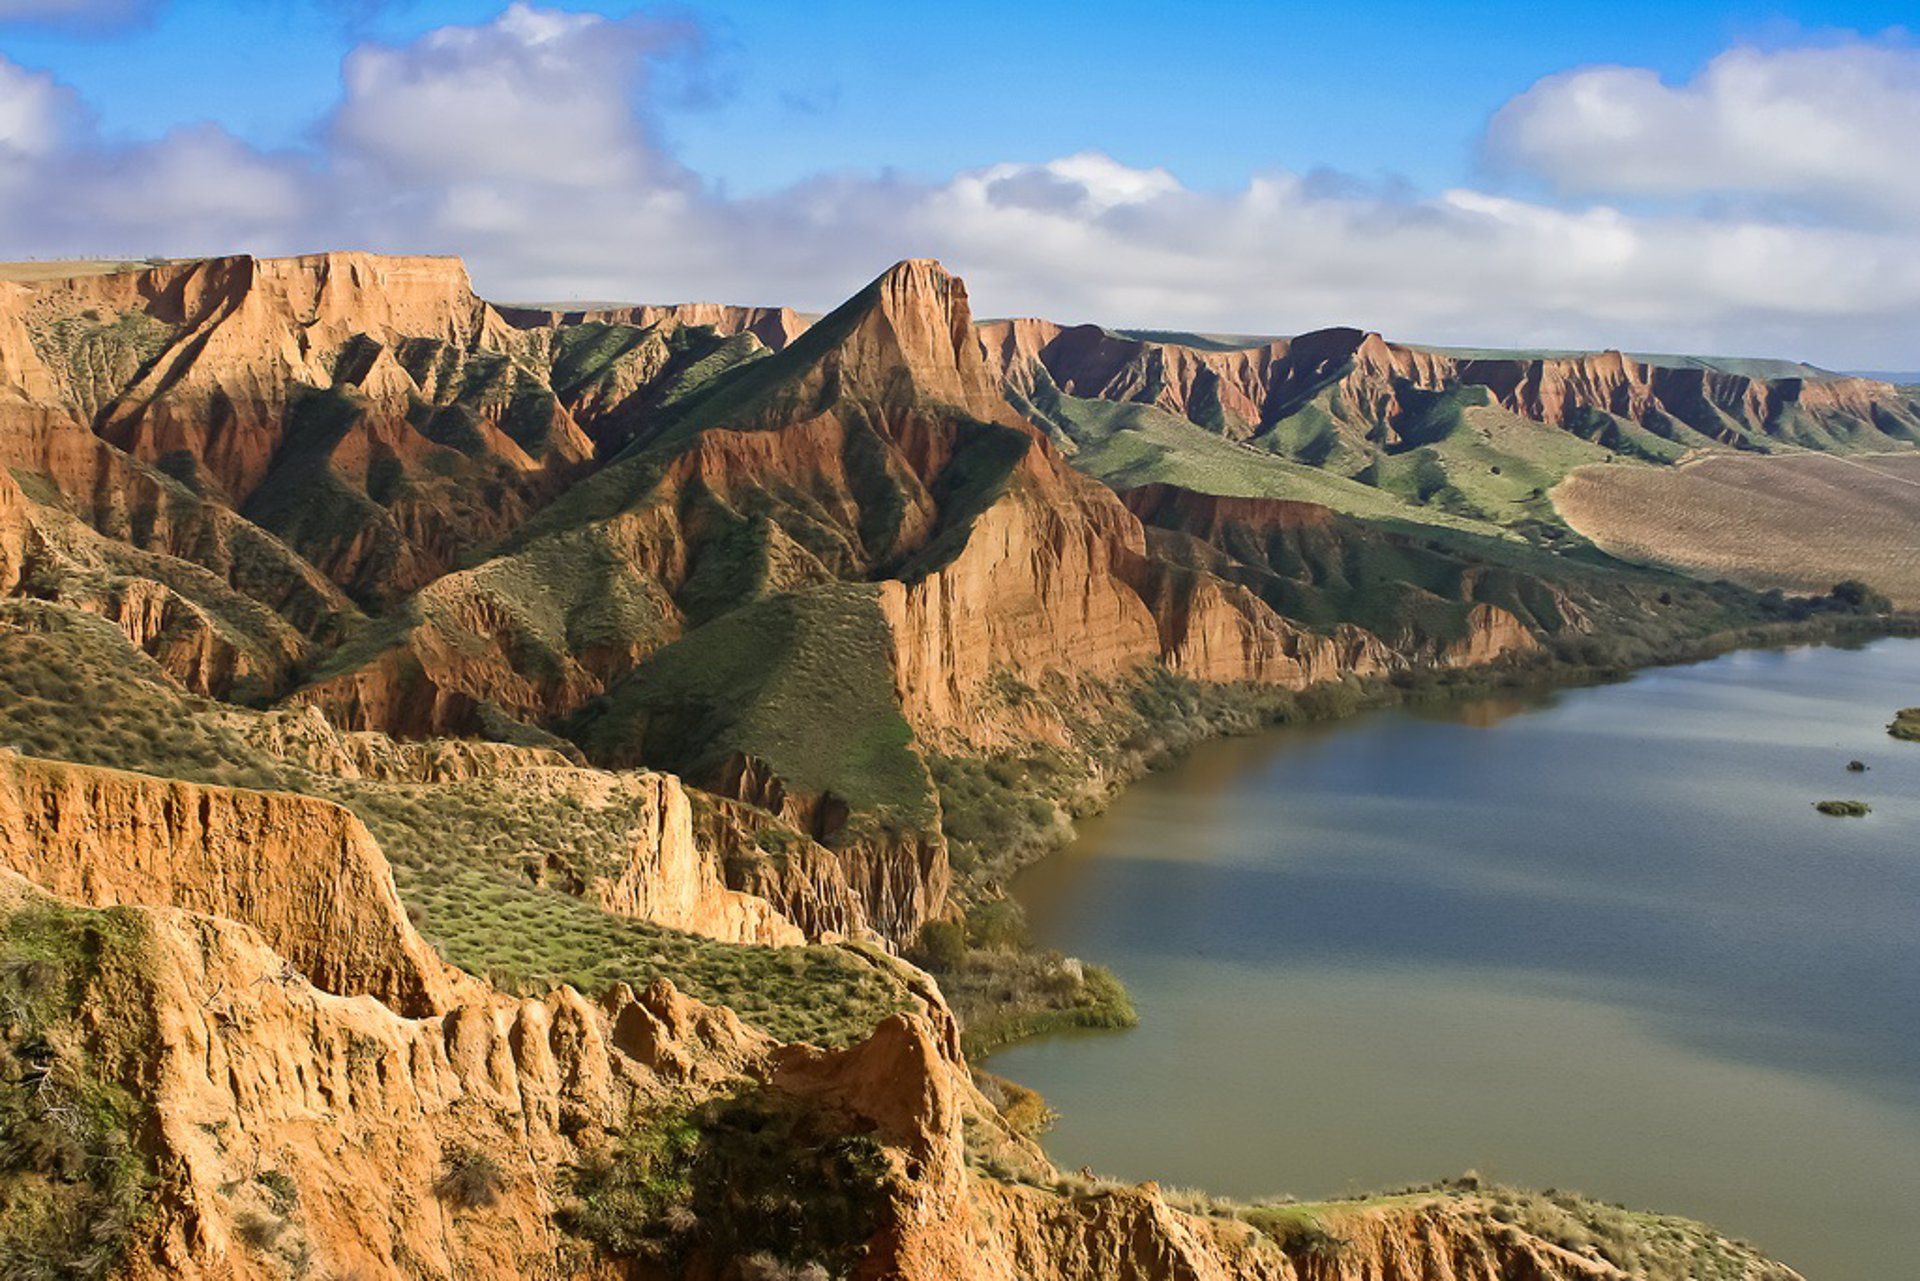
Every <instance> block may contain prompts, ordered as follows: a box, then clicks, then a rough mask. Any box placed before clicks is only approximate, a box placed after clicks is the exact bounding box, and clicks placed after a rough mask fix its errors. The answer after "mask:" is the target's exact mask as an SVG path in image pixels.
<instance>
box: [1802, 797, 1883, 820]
mask: <svg viewBox="0 0 1920 1281" xmlns="http://www.w3.org/2000/svg"><path fill="white" fill-rule="evenodd" d="M1813 808H1815V809H1817V810H1819V811H1820V812H1821V813H1822V814H1826V815H1828V816H1830V817H1833V818H1865V817H1866V816H1867V815H1869V814H1871V813H1873V806H1871V805H1869V804H1867V803H1866V802H1865V801H1815V802H1814V803H1813Z"/></svg>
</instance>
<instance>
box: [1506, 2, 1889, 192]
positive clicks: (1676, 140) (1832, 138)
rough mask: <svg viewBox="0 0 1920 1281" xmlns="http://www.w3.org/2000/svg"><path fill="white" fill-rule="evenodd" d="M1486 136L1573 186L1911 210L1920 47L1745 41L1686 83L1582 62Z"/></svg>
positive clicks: (1517, 105) (1564, 186)
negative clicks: (1774, 45)
mask: <svg viewBox="0 0 1920 1281" xmlns="http://www.w3.org/2000/svg"><path fill="white" fill-rule="evenodd" d="M1486 145H1487V151H1488V154H1489V155H1490V157H1492V158H1493V159H1494V160H1496V161H1498V162H1502V163H1505V164H1509V165H1512V166H1515V167H1518V168H1520V169H1523V170H1526V171H1528V172H1531V173H1535V174H1538V175H1541V176H1543V177H1545V178H1546V179H1547V180H1548V181H1550V182H1551V183H1552V184H1554V186H1555V187H1557V188H1558V189H1559V190H1560V191H1561V192H1563V193H1567V194H1575V195H1592V194H1603V195H1611V196H1622V195H1631V196H1652V197H1676V196H1693V195H1705V194H1731V195H1748V196H1759V197H1773V198H1778V199H1780V200H1784V201H1790V202H1792V203H1794V204H1796V205H1798V206H1802V207H1804V208H1807V209H1815V210H1826V211H1834V212H1840V213H1847V214H1855V215H1858V214H1870V215H1874V216H1876V217H1882V218H1893V219H1906V220H1909V221H1911V220H1912V219H1913V218H1914V216H1915V214H1916V212H1917V211H1920V49H1916V48H1913V47H1911V46H1907V45H1900V44H1885V43H1869V42H1864V41H1857V40H1855V41H1848V42H1846V43H1843V44H1835V45H1826V46H1815V47H1809V48H1790V49H1781V50H1776V51H1771V52H1769V51H1763V50H1760V49H1754V48H1747V47H1740V48H1735V49H1730V50H1728V51H1727V52H1726V53H1723V54H1721V55H1720V56H1719V57H1717V58H1715V59H1714V60H1713V61H1712V62H1710V63H1708V64H1707V66H1706V68H1705V70H1703V71H1702V72H1701V73H1700V74H1699V75H1698V76H1697V77H1696V78H1694V79H1693V80H1692V81H1690V82H1688V83H1687V84H1684V85H1677V86H1676V85H1668V84H1666V83H1664V82H1662V81H1661V80H1660V78H1659V77H1658V76H1657V75H1655V74H1654V73H1653V72H1651V71H1647V70H1644V69H1642V68H1638V67H1618V66H1602V67H1584V68H1581V69H1579V70H1575V71H1568V72H1563V73H1561V74H1559V75H1554V76H1549V77H1547V78H1546V79H1544V80H1542V81H1540V82H1539V83H1538V84H1536V85H1534V86H1533V87H1532V88H1531V89H1529V90H1527V91H1526V92H1525V93H1523V94H1521V95H1520V96H1519V97H1517V98H1515V99H1513V100H1512V101H1511V102H1509V103H1507V104H1506V105H1505V106H1503V107H1501V108H1500V110H1499V111H1498V112H1496V113H1495V114H1494V117H1493V119H1492V122H1491V123H1490V124H1489V126H1488V130H1487V139H1486Z"/></svg>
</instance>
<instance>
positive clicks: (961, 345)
mask: <svg viewBox="0 0 1920 1281" xmlns="http://www.w3.org/2000/svg"><path fill="white" fill-rule="evenodd" d="M818 329H819V330H820V331H824V332H826V333H828V334H844V335H845V336H844V337H842V338H841V339H840V340H839V342H838V344H837V345H836V347H835V348H834V350H833V351H832V352H831V353H830V354H829V356H828V363H829V364H830V365H831V366H832V367H833V369H834V371H835V373H836V374H837V375H838V377H839V379H840V387H841V391H842V393H843V394H850V395H853V396H856V397H862V398H865V397H871V398H876V399H892V398H895V397H897V396H898V395H899V394H900V393H901V392H903V391H905V392H907V393H908V394H910V395H912V396H915V397H919V398H924V399H927V400H933V401H938V402H941V403H944V404H949V405H953V406H956V407H959V408H962V409H965V410H966V411H967V412H968V413H970V414H972V415H973V416H975V417H977V418H982V419H988V420H1006V419H1008V418H1009V417H1010V414H1011V411H1010V410H1008V408H1007V406H1006V402H1005V401H1004V400H1003V399H1002V398H1001V395H1000V391H999V386H998V383H997V381H996V379H995V377H994V375H993V373H992V371H990V370H989V369H988V367H987V359H986V352H985V351H984V350H983V349H982V347H981V345H980V339H979V338H978V336H976V335H975V333H974V330H973V311H972V309H971V308H970V307H969V306H968V304H967V287H966V285H965V284H964V283H962V281H961V280H960V278H959V277H957V276H954V275H952V274H951V273H949V272H948V271H947V269H946V268H945V267H943V266H941V265H940V264H939V263H938V262H936V261H934V260H933V259H931V258H910V259H907V260H906V261H904V262H899V263H895V264H894V265H893V266H892V267H890V268H888V269H887V270H886V271H885V272H884V273H883V274H882V275H881V276H880V277H879V279H877V280H875V281H874V282H873V283H872V284H870V285H868V286H867V287H866V288H865V289H863V290H861V291H860V292H859V293H858V294H856V295H855V296H854V297H853V298H852V299H851V300H849V301H848V302H847V303H846V304H845V305H844V306H843V307H841V308H840V310H839V311H838V312H835V313H834V314H833V315H832V316H829V317H828V318H827V319H826V320H825V321H823V322H822V323H821V325H820V326H818Z"/></svg>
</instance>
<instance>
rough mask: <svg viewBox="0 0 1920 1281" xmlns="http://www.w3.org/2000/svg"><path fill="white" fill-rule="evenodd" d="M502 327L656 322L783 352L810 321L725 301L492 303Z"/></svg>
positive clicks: (785, 309)
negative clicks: (747, 338)
mask: <svg viewBox="0 0 1920 1281" xmlns="http://www.w3.org/2000/svg"><path fill="white" fill-rule="evenodd" d="M497 306H498V309H499V312H500V315H501V316H502V317H503V318H504V319H505V320H506V321H507V323H508V324H511V325H515V326H518V327H519V328H522V329H533V328H560V327H564V326H569V325H632V326H634V327H635V328H637V329H647V328H650V327H652V326H654V325H659V324H672V325H689V326H693V327H695V328H701V329H711V330H713V331H714V332H715V333H717V334H720V335H722V336H723V337H728V338H731V337H733V336H734V335H736V334H752V335H753V336H754V337H755V338H758V339H759V340H760V342H761V343H762V345H764V346H765V347H766V348H767V349H768V350H769V351H784V350H786V348H787V347H788V346H789V345H790V344H792V342H793V340H794V339H796V338H798V337H799V336H800V335H801V334H803V333H805V332H806V331H807V327H808V326H809V325H811V324H812V323H813V321H814V317H812V316H803V315H801V314H800V313H799V312H797V311H795V310H794V309H793V308H791V307H751V306H738V305H734V304H730V303H714V302H680V303H666V304H661V303H634V304H631V305H621V306H608V307H576V308H569V307H529V306H512V305H508V304H497Z"/></svg>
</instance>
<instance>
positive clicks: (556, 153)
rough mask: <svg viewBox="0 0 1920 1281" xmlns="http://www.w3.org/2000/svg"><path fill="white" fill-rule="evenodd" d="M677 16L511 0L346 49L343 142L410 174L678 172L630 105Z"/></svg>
mask: <svg viewBox="0 0 1920 1281" xmlns="http://www.w3.org/2000/svg"><path fill="white" fill-rule="evenodd" d="M683 38H684V30H683V29H682V28H679V27H676V26H670V25H667V24H662V23H655V22H647V21H643V20H623V21H609V20H608V19H605V18H601V17H598V16H596V15H593V14H584V13H560V12H557V11H553V10H544V9H536V8H533V7H531V6H529V5H526V4H520V3H516V4H514V5H511V6H510V7H508V8H507V10H506V11H505V12H504V13H502V14H501V15H500V16H499V17H498V18H496V19H495V20H494V21H493V22H491V23H488V24H485V25H483V26H463V27H443V28H440V29H438V30H436V31H432V32H429V33H428V34H427V35H426V36H424V37H422V38H421V39H419V40H418V41H416V42H414V43H413V44H411V45H407V46H404V47H400V48H392V47H388V46H383V45H363V46H361V47H360V48H358V49H356V50H354V51H353V53H351V54H350V55H348V57H347V60H346V65H345V68H344V77H345V81H346V97H345V100H344V102H343V103H342V105H341V108H340V111H339V113H338V114H337V116H336V117H335V119H334V122H333V134H334V138H335V140H336V142H337V144H338V145H339V146H340V147H341V148H343V149H344V150H346V151H347V152H349V153H351V154H352V155H354V156H355V157H357V158H360V159H363V160H366V161H368V162H371V163H374V164H377V165H380V166H383V167H385V168H386V169H388V170H389V171H391V172H392V173H394V174H396V175H398V176H400V177H401V178H402V179H403V180H405V181H410V182H432V181H450V182H451V181H464V182H474V181H481V182H485V181H489V180H497V179H505V180H524V181H527V182H531V183H541V184H549V185H554V186H563V187H571V188H578V189H586V190H592V189H601V190H606V189H613V188H619V187H622V186H631V185H633V184H635V183H644V182H663V181H669V180H674V179H677V178H678V177H679V175H677V174H676V173H674V172H672V169H673V167H672V166H671V165H668V164H667V163H666V162H665V161H664V160H663V159H662V157H660V156H659V154H658V153H657V152H656V150H655V149H654V148H653V147H652V145H651V144H650V143H649V141H648V139H647V136H646V133H645V131H644V129H643V128H642V127H641V125H640V122H639V120H638V118H637V117H636V115H635V112H634V103H635V99H636V97H637V95H638V94H639V93H640V91H641V90H642V89H643V88H644V85H645V79H646V77H645V71H646V67H647V59H648V58H649V57H650V56H651V55H654V54H656V53H660V52H663V51H666V50H668V49H670V48H672V47H674V46H675V45H676V44H677V43H678V42H680V41H681V40H682V39H683Z"/></svg>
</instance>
